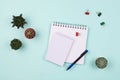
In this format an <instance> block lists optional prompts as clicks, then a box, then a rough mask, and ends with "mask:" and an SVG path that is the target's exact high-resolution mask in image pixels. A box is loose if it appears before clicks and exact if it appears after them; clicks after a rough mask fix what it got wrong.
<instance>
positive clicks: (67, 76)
mask: <svg viewBox="0 0 120 80" xmlns="http://www.w3.org/2000/svg"><path fill="white" fill-rule="evenodd" d="M119 3H120V1H119V0H0V32H1V37H0V80H115V79H117V80H119V79H120V76H119V75H120V69H119V68H120V61H119V60H120V36H119V34H120V26H119V21H120V16H119V14H120V10H119V7H120V4H119ZM87 9H89V11H90V15H89V16H86V15H84V12H85V11H86V10H87ZM97 11H101V12H102V13H103V15H102V16H101V17H98V16H97V15H96V12H97ZM20 13H22V14H23V17H24V18H25V19H26V21H27V24H26V25H25V26H24V27H25V28H24V29H22V28H20V29H16V27H14V28H12V24H11V23H10V22H11V21H12V15H15V16H17V15H19V14H20ZM54 21H60V22H67V23H74V24H85V25H87V26H88V27H89V33H88V40H87V49H88V50H89V53H88V54H87V55H86V57H85V64H84V65H75V66H74V67H73V68H72V69H71V70H69V71H66V68H67V67H68V66H69V64H67V63H66V64H65V66H64V67H60V66H57V65H55V64H52V63H49V62H47V61H46V60H45V55H46V52H47V45H48V40H49V30H50V24H51V23H52V22H54ZM102 21H105V23H106V25H105V26H100V22H102ZM29 27H32V28H34V29H35V30H36V33H37V35H36V37H35V38H34V39H31V40H29V39H26V38H25V36H24V31H25V29H26V28H29ZM14 38H18V39H20V40H21V41H22V42H23V47H22V48H21V49H19V50H17V51H15V50H12V49H11V47H10V46H9V44H10V41H11V40H12V39H14ZM100 56H103V57H106V58H107V59H108V61H109V64H108V66H107V67H106V68H105V69H102V70H101V69H98V68H97V67H96V66H95V64H94V62H95V59H96V58H97V57H100Z"/></svg>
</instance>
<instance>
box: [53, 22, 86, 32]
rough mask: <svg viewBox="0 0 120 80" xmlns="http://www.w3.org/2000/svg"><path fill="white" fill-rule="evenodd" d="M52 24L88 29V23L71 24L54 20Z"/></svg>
mask: <svg viewBox="0 0 120 80" xmlns="http://www.w3.org/2000/svg"><path fill="white" fill-rule="evenodd" d="M52 25H53V26H57V27H65V28H75V29H82V30H86V29H87V26H86V25H78V24H69V23H61V22H54V23H53V24H52Z"/></svg>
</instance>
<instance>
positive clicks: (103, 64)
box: [95, 57, 108, 69]
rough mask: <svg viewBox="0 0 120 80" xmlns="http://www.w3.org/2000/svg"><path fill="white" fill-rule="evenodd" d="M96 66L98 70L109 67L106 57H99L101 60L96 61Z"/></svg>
mask: <svg viewBox="0 0 120 80" xmlns="http://www.w3.org/2000/svg"><path fill="white" fill-rule="evenodd" d="M95 64H96V66H97V67H98V68H100V69H103V68H105V67H106V66H107V64H108V61H107V59H106V58H104V57H99V58H97V59H96V61H95Z"/></svg>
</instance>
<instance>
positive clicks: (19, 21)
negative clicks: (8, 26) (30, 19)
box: [11, 14, 26, 29]
mask: <svg viewBox="0 0 120 80" xmlns="http://www.w3.org/2000/svg"><path fill="white" fill-rule="evenodd" d="M11 23H13V26H12V27H15V26H16V27H17V28H18V29H19V28H20V27H21V28H24V27H23V26H24V24H26V22H25V19H24V18H23V17H22V14H20V16H13V21H12V22H11Z"/></svg>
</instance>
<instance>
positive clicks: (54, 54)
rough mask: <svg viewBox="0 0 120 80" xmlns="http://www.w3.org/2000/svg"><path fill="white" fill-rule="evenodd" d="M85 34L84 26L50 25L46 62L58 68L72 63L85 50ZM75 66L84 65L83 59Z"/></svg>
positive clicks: (57, 23)
mask: <svg viewBox="0 0 120 80" xmlns="http://www.w3.org/2000/svg"><path fill="white" fill-rule="evenodd" d="M87 33H88V28H87V26H86V25H77V24H68V23H60V22H55V23H52V25H51V30H50V36H49V44H48V51H47V54H46V60H48V61H50V62H52V63H55V64H58V65H60V66H63V65H64V63H65V62H68V63H73V62H74V61H75V60H76V59H77V58H78V57H79V56H80V55H81V53H82V52H83V51H84V50H85V49H86V43H87ZM77 64H84V57H82V58H81V59H80V60H79V61H78V62H77Z"/></svg>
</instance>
